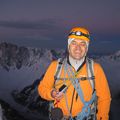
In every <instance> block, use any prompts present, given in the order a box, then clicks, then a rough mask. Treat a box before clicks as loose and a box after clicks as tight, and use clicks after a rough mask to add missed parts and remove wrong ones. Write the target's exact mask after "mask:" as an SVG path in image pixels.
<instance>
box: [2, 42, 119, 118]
mask: <svg viewBox="0 0 120 120" xmlns="http://www.w3.org/2000/svg"><path fill="white" fill-rule="evenodd" d="M65 54H66V52H65V50H62V49H58V50H53V49H52V50H50V49H41V48H27V47H22V46H17V45H13V44H10V43H1V44H0V99H1V100H2V101H4V102H5V103H7V104H8V105H9V106H10V107H9V110H8V111H12V114H13V113H15V115H16V116H15V117H17V120H19V119H18V118H19V117H20V118H21V117H23V118H21V119H22V120H24V119H26V120H33V119H34V120H47V119H48V118H47V117H45V116H47V115H48V112H47V110H48V102H47V101H45V100H43V99H42V98H41V97H40V96H38V93H37V85H38V83H39V81H40V80H41V79H42V77H43V75H44V73H45V70H46V68H47V67H48V65H49V64H50V62H51V61H52V60H54V59H57V58H59V57H63V56H64V55H65ZM93 58H94V59H95V60H96V61H98V62H99V63H100V64H101V65H102V66H103V68H104V71H105V73H106V75H107V78H108V82H109V85H110V90H111V93H112V97H113V100H112V105H111V113H110V120H118V118H120V116H119V114H118V113H120V109H119V107H118V106H120V88H119V86H120V82H119V80H120V75H119V71H120V51H117V52H116V53H114V54H112V55H107V56H94V57H93ZM0 104H1V105H2V108H6V107H5V105H4V103H3V102H1V101H0ZM5 111H7V110H6V109H5ZM6 115H7V116H9V114H6ZM10 116H11V115H10ZM15 117H14V118H15ZM9 120H16V119H11V118H9Z"/></svg>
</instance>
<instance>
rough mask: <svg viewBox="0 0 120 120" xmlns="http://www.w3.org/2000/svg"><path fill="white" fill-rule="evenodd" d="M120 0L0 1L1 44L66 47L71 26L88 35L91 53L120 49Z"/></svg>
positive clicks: (110, 51)
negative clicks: (82, 28) (84, 30)
mask: <svg viewBox="0 0 120 120" xmlns="http://www.w3.org/2000/svg"><path fill="white" fill-rule="evenodd" d="M119 11H120V0H0V42H9V43H14V44H17V45H20V46H28V47H38V48H41V47H42V48H66V47H67V36H68V34H69V31H70V30H71V28H72V27H76V26H81V27H85V28H87V29H88V30H89V32H90V35H91V43H90V48H89V49H90V52H93V53H99V54H104V53H112V52H115V51H117V50H120V14H119Z"/></svg>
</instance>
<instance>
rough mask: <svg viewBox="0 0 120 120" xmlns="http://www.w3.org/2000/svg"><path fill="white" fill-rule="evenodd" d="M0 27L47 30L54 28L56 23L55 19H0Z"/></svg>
mask: <svg viewBox="0 0 120 120" xmlns="http://www.w3.org/2000/svg"><path fill="white" fill-rule="evenodd" d="M0 27H6V28H15V29H31V30H48V29H56V28H57V27H58V26H57V23H56V21H55V20H49V19H46V20H40V21H38V22H35V21H34V22H31V21H0Z"/></svg>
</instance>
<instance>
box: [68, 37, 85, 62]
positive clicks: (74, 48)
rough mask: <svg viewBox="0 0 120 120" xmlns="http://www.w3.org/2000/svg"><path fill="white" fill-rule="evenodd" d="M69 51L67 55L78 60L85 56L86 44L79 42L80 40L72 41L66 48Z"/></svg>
mask: <svg viewBox="0 0 120 120" xmlns="http://www.w3.org/2000/svg"><path fill="white" fill-rule="evenodd" d="M68 51H69V55H70V56H71V57H72V58H74V59H76V60H80V59H81V58H83V57H84V56H85V55H86V52H87V44H86V42H85V41H84V40H80V39H74V40H73V41H72V42H71V43H70V45H69V48H68Z"/></svg>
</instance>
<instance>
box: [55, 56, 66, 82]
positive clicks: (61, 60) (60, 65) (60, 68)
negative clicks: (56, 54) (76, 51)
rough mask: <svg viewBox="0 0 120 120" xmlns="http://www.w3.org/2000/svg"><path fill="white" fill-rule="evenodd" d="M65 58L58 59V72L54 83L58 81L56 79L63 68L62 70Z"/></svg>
mask: <svg viewBox="0 0 120 120" xmlns="http://www.w3.org/2000/svg"><path fill="white" fill-rule="evenodd" d="M63 61H64V58H59V59H58V64H57V68H56V73H55V75H54V79H55V81H54V83H55V82H56V80H57V79H58V78H59V76H60V73H61V70H62V64H63Z"/></svg>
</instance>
